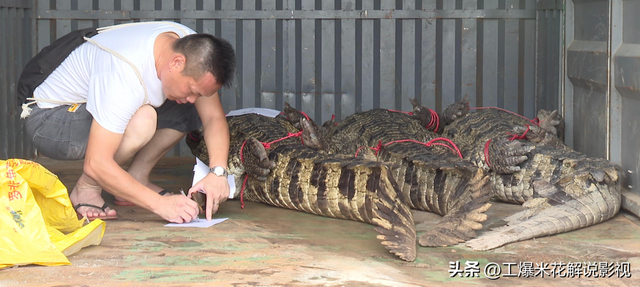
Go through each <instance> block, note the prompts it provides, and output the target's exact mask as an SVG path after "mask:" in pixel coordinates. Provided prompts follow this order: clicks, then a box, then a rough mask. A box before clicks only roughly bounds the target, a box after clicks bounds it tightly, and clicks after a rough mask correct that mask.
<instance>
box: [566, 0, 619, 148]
mask: <svg viewBox="0 0 640 287" xmlns="http://www.w3.org/2000/svg"><path fill="white" fill-rule="evenodd" d="M573 25H574V30H573V31H572V32H573V41H572V42H571V43H570V45H569V46H568V48H567V52H566V74H567V78H568V79H569V83H567V84H571V85H572V88H573V94H572V102H571V103H566V105H571V106H572V117H573V119H572V121H571V123H573V131H572V137H573V138H572V141H573V147H574V148H575V149H576V150H578V151H582V152H585V153H587V154H589V155H592V156H598V157H602V158H608V141H609V138H608V136H609V134H608V126H607V124H608V120H609V103H610V102H609V86H608V73H609V70H608V69H609V63H608V45H609V43H608V39H609V3H608V1H606V0H603V1H573Z"/></svg>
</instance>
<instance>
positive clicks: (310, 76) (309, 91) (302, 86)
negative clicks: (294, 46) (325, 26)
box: [298, 1, 321, 121]
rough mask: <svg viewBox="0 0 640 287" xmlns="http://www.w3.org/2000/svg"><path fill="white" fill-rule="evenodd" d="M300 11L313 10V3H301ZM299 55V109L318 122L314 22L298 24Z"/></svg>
mask: <svg viewBox="0 0 640 287" xmlns="http://www.w3.org/2000/svg"><path fill="white" fill-rule="evenodd" d="M301 8H302V9H304V10H311V9H315V3H313V2H312V1H302V6H301ZM300 25H301V27H300V31H301V33H300V39H298V41H299V42H300V53H301V65H299V66H298V67H299V68H300V71H298V73H299V74H300V75H301V78H300V80H299V81H300V82H299V84H298V88H299V90H298V91H299V92H300V93H302V97H301V103H300V106H298V107H299V108H301V109H302V110H303V111H305V112H306V113H307V114H308V115H309V117H311V118H313V119H315V120H318V121H319V120H320V119H319V118H318V117H316V108H315V106H316V100H315V95H316V93H319V92H321V91H317V90H316V46H317V45H316V42H315V41H316V34H317V33H318V32H317V31H316V30H317V29H320V27H318V25H317V24H316V20H302V21H301V23H300ZM318 116H319V115H318Z"/></svg>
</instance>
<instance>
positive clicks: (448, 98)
mask: <svg viewBox="0 0 640 287" xmlns="http://www.w3.org/2000/svg"><path fill="white" fill-rule="evenodd" d="M442 2H443V4H442V6H443V7H442V9H449V10H453V9H455V8H456V2H457V1H442ZM457 21H458V19H438V20H436V23H439V24H440V25H441V27H438V30H440V31H441V35H442V36H440V37H436V42H439V43H442V47H441V48H440V51H441V55H442V56H440V58H441V63H442V64H441V65H440V67H439V69H438V70H437V71H436V72H437V73H439V74H440V91H439V93H438V94H436V97H438V98H437V99H436V103H441V104H440V106H435V108H437V109H439V110H441V109H443V108H445V107H447V106H448V105H450V104H452V103H453V102H455V96H456V71H457V70H458V67H456V56H458V54H459V53H458V49H457V45H456V44H457V43H456V40H457V39H456V28H457V27H456V22H457ZM436 105H437V104H436Z"/></svg>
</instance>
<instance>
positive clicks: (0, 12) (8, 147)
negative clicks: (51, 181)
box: [0, 1, 35, 159]
mask: <svg viewBox="0 0 640 287" xmlns="http://www.w3.org/2000/svg"><path fill="white" fill-rule="evenodd" d="M32 5H33V3H32V2H31V1H20V3H18V2H16V1H1V2H0V39H2V40H3V44H2V45H0V159H7V158H26V159H31V158H33V157H34V155H35V150H34V148H33V146H32V144H31V141H30V140H29V139H28V136H27V135H26V134H25V133H24V121H23V120H21V119H20V112H21V108H20V106H19V105H18V103H17V99H16V83H17V81H18V77H19V75H20V72H21V70H22V68H23V67H24V65H25V64H26V62H27V61H28V60H29V59H30V58H31V54H32V52H33V47H34V46H33V39H35V37H33V34H34V30H32V28H33V23H32V21H33V11H34V9H33V7H32Z"/></svg>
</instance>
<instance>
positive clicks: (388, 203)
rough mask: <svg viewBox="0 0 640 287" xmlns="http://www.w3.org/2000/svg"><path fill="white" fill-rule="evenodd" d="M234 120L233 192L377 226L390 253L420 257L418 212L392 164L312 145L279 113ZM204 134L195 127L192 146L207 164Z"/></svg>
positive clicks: (189, 142) (230, 163) (189, 141)
mask: <svg viewBox="0 0 640 287" xmlns="http://www.w3.org/2000/svg"><path fill="white" fill-rule="evenodd" d="M227 121H228V124H229V131H230V135H231V137H230V149H229V160H228V167H229V168H228V172H229V174H232V175H234V177H235V180H236V187H237V188H236V190H235V191H234V192H235V195H236V196H235V197H234V198H237V197H238V196H240V197H244V199H246V200H249V201H254V202H261V203H265V204H269V205H272V206H276V207H282V208H288V209H293V210H297V211H302V212H307V213H312V214H316V215H321V216H326V217H332V218H340V219H347V220H354V221H360V222H364V223H368V224H372V225H374V226H375V230H376V231H377V232H378V233H379V234H378V235H377V238H378V239H380V240H381V242H382V244H383V245H384V246H385V247H386V248H387V249H388V250H389V251H390V252H391V253H393V254H395V255H396V256H398V257H399V258H401V259H403V260H406V261H414V260H415V258H416V231H415V224H414V221H413V215H412V213H411V210H410V209H409V207H408V206H407V205H406V204H405V202H406V199H405V198H404V197H403V196H404V194H403V193H402V192H401V191H400V189H399V187H398V184H397V183H396V181H395V180H394V178H393V177H392V176H391V169H390V165H389V164H388V163H382V162H377V161H371V160H367V159H364V158H354V157H351V156H344V155H337V154H328V153H326V152H323V151H319V150H316V149H313V148H310V147H307V146H306V145H304V144H302V143H301V140H300V138H298V136H299V135H300V132H298V129H297V128H295V127H294V126H293V125H292V124H291V123H290V122H289V121H287V120H285V119H283V118H282V117H280V116H279V117H275V118H271V117H266V116H262V115H258V114H245V115H239V116H231V117H227ZM201 138H202V137H201V135H200V134H199V132H198V131H194V132H191V133H190V134H189V136H188V137H187V138H186V141H187V145H188V146H189V147H190V148H191V151H192V153H193V154H194V156H196V157H198V158H199V159H200V160H202V161H203V162H205V163H207V164H208V155H207V148H206V143H205V142H204V141H203V140H201ZM310 141H311V140H306V141H302V142H307V143H309V144H311V143H310ZM201 202H203V201H201Z"/></svg>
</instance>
